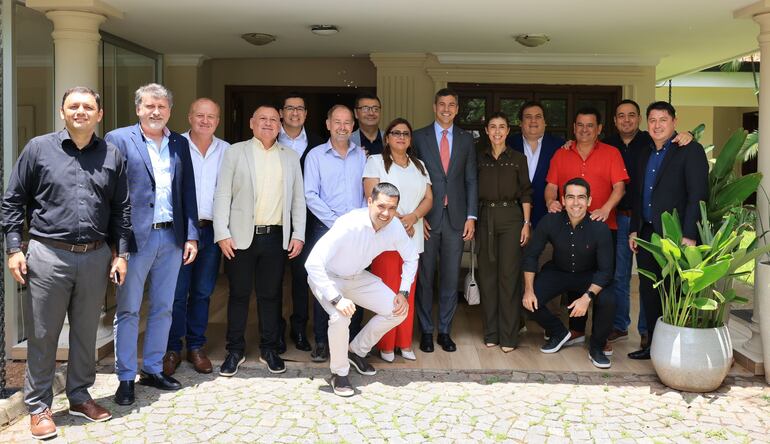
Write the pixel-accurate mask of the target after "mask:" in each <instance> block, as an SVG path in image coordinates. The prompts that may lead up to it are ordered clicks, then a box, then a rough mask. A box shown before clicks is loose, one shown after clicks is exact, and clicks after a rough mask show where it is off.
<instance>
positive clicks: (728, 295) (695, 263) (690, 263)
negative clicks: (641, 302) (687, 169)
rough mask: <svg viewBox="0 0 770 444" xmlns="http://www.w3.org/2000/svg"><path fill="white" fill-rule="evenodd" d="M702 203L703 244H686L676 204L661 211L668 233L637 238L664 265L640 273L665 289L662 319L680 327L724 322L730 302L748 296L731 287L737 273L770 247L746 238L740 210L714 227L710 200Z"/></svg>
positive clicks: (701, 234)
mask: <svg viewBox="0 0 770 444" xmlns="http://www.w3.org/2000/svg"><path fill="white" fill-rule="evenodd" d="M700 208H701V221H700V222H699V223H698V230H699V234H700V236H701V241H702V242H703V243H702V244H701V245H697V246H689V245H682V225H681V223H680V221H679V215H678V214H677V212H676V210H674V212H673V214H672V213H668V212H665V213H663V215H662V216H661V222H662V226H663V236H660V235H658V234H657V233H653V235H652V237H651V239H650V241H649V242H647V241H644V240H642V239H639V238H637V239H636V242H637V243H638V244H639V246H640V247H642V248H644V249H645V250H647V251H649V252H650V253H651V254H652V256H653V257H654V258H655V261H656V262H657V263H658V265H659V266H660V268H661V273H660V276H657V275H656V274H655V273H653V272H652V271H650V270H642V269H639V274H641V275H642V276H644V277H646V278H648V279H650V280H652V281H653V282H654V284H653V287H654V288H657V289H658V291H659V292H660V298H661V303H662V306H663V322H665V323H667V324H670V325H674V326H679V327H692V328H712V327H721V326H723V325H724V318H725V313H726V312H727V307H729V304H731V303H733V302H737V303H745V302H747V300H746V299H745V298H743V297H740V296H738V295H737V294H736V292H735V289H733V288H732V280H733V279H735V278H736V277H739V276H741V275H743V274H745V273H749V271H741V272H739V271H738V269H739V268H740V267H741V266H743V265H744V264H747V263H749V262H753V261H754V260H755V259H756V258H758V257H760V256H762V255H764V254H766V253H767V252H769V251H770V245H762V246H759V245H758V242H757V241H756V239H754V240H753V241H752V242H748V245H747V243H746V242H743V241H744V237H745V236H749V235H750V232H748V231H746V230H742V229H740V228H739V225H738V220H737V217H736V215H735V214H733V213H728V214H727V215H726V216H725V217H724V219H723V220H721V223H720V224H719V228H718V229H717V230H716V231H713V229H712V228H713V226H714V225H712V223H711V221H710V219H709V216H708V210H707V206H706V204H705V203H704V202H701V203H700Z"/></svg>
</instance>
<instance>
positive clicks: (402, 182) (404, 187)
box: [363, 118, 433, 362]
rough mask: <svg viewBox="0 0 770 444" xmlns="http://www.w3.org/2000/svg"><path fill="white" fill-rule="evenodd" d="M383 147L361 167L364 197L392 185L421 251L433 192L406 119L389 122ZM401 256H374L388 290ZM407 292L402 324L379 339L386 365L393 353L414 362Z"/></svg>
mask: <svg viewBox="0 0 770 444" xmlns="http://www.w3.org/2000/svg"><path fill="white" fill-rule="evenodd" d="M384 142H385V146H384V148H383V150H382V154H375V155H373V156H370V157H369V159H368V160H367V161H366V167H365V168H364V179H363V180H364V194H366V197H367V198H368V197H369V196H371V194H372V188H373V187H374V186H375V185H377V184H378V183H380V182H389V183H392V184H393V185H395V186H396V187H397V188H398V190H399V192H400V193H401V199H400V200H399V202H398V218H399V219H400V220H401V224H403V225H404V228H405V229H406V232H407V234H409V236H411V238H412V241H413V242H414V243H415V245H416V246H417V251H418V252H419V253H422V251H423V241H424V237H423V236H424V235H423V223H422V218H423V216H425V215H426V214H428V211H429V210H430V208H431V206H432V205H433V193H432V192H431V188H430V178H429V177H428V172H427V171H426V170H425V165H423V163H422V161H421V160H419V159H418V158H417V157H416V156H415V155H414V152H413V149H412V125H410V124H409V122H408V121H407V120H406V119H402V118H397V119H395V120H393V121H392V122H390V125H388V128H387V129H386V130H385V140H384ZM402 263H403V261H402V260H401V256H399V254H398V252H396V251H386V252H384V253H382V254H381V255H379V256H377V257H376V258H375V259H374V261H373V262H372V267H371V270H372V273H374V274H375V275H377V276H379V277H380V279H382V281H383V282H384V283H385V285H387V286H388V287H390V288H391V289H392V290H393V291H394V292H396V291H398V286H399V284H400V283H401V264H402ZM416 282H417V279H415V282H414V283H412V288H410V289H409V314H408V315H407V317H406V319H405V320H404V322H402V323H401V324H400V325H398V326H397V327H396V328H394V329H393V330H391V331H389V332H388V333H386V334H385V336H383V337H382V339H381V340H380V342H379V344H377V348H379V349H380V357H381V358H382V359H383V360H384V361H386V362H393V360H394V359H395V357H396V354H395V350H396V349H399V350H401V356H403V357H404V359H408V360H411V361H414V360H415V359H417V358H416V357H415V355H414V351H413V350H412V332H413V329H414V288H415V283H416Z"/></svg>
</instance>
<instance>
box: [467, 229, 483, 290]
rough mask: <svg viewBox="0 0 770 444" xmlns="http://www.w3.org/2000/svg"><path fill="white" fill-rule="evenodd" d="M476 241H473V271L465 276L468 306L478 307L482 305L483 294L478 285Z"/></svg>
mask: <svg viewBox="0 0 770 444" xmlns="http://www.w3.org/2000/svg"><path fill="white" fill-rule="evenodd" d="M475 268H476V241H475V240H471V270H470V271H469V272H468V274H466V275H465V300H466V301H468V305H478V304H480V303H481V294H479V286H478V284H476V273H475Z"/></svg>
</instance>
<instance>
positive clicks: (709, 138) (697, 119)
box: [642, 103, 714, 146]
mask: <svg viewBox="0 0 770 444" xmlns="http://www.w3.org/2000/svg"><path fill="white" fill-rule="evenodd" d="M674 106H675V107H676V119H677V123H676V128H677V131H680V132H681V131H692V129H693V128H695V127H696V126H698V125H700V124H701V123H703V124H705V125H706V128H705V129H704V130H703V136H702V137H701V139H700V143H701V145H703V146H708V145H711V144H712V143H714V107H711V106H678V105H677V104H676V103H675V104H674ZM642 112H643V113H644V110H642Z"/></svg>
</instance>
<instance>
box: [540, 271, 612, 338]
mask: <svg viewBox="0 0 770 444" xmlns="http://www.w3.org/2000/svg"><path fill="white" fill-rule="evenodd" d="M592 277H593V272H590V271H586V272H583V273H570V272H567V271H562V270H559V269H558V268H556V267H555V266H554V265H553V264H552V263H547V264H545V265H544V266H543V268H542V270H540V272H539V273H537V275H536V276H535V296H536V297H537V307H538V308H537V310H535V312H534V313H533V314H532V318H533V319H534V320H535V321H537V323H538V324H540V326H541V327H543V328H544V329H545V332H546V334H547V335H548V336H551V337H553V336H554V335H556V336H563V335H564V334H566V332H567V327H565V326H564V323H562V321H561V319H559V317H558V316H556V315H554V314H553V313H551V311H550V310H549V309H548V307H546V304H547V303H548V301H550V300H551V299H553V298H555V297H556V296H558V295H560V294H562V293H564V292H580V294H581V295H582V293H583V292H585V291H586V290H587V289H588V287H589V286H590V285H591V279H592ZM591 305H592V306H593V310H594V312H593V315H594V317H593V333H592V334H591V341H590V347H591V349H592V350H602V349H603V348H604V344H605V343H606V342H607V336H609V334H610V331H612V320H613V318H614V316H615V297H614V295H613V294H611V293H610V294H606V295H605V294H604V290H602V291H601V292H600V293H599V295H598V296H597V297H596V298H594V300H593V302H591Z"/></svg>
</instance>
